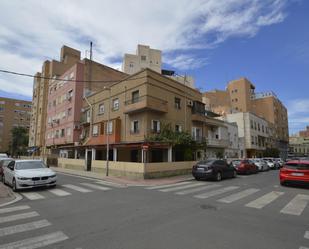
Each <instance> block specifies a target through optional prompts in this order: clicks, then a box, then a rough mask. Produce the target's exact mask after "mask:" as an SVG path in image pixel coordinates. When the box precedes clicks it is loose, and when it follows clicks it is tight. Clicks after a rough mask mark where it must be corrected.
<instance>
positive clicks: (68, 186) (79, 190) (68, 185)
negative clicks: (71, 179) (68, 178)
mask: <svg viewBox="0 0 309 249" xmlns="http://www.w3.org/2000/svg"><path fill="white" fill-rule="evenodd" d="M62 186H63V187H65V188H69V189H73V190H75V191H78V192H82V193H89V192H92V190H90V189H86V188H82V187H79V186H76V185H72V184H65V185H62Z"/></svg>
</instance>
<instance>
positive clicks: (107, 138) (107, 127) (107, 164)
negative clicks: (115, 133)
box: [104, 86, 111, 176]
mask: <svg viewBox="0 0 309 249" xmlns="http://www.w3.org/2000/svg"><path fill="white" fill-rule="evenodd" d="M104 90H108V91H109V94H108V111H107V126H106V176H108V173H109V122H110V109H111V88H110V87H107V86H105V87H104Z"/></svg>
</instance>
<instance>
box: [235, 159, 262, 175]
mask: <svg viewBox="0 0 309 249" xmlns="http://www.w3.org/2000/svg"><path fill="white" fill-rule="evenodd" d="M232 165H233V166H234V168H235V169H236V172H237V174H256V173H257V172H258V167H257V166H256V165H255V164H254V163H253V162H252V161H250V160H248V159H245V160H233V161H232Z"/></svg>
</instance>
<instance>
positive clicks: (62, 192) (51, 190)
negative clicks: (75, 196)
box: [48, 189, 71, 196]
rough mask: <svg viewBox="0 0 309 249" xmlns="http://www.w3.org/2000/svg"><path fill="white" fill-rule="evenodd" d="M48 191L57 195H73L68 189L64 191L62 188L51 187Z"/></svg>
mask: <svg viewBox="0 0 309 249" xmlns="http://www.w3.org/2000/svg"><path fill="white" fill-rule="evenodd" d="M48 191H49V192H51V193H52V194H54V195H57V196H68V195H71V193H69V192H67V191H64V190H62V189H50V190H48Z"/></svg>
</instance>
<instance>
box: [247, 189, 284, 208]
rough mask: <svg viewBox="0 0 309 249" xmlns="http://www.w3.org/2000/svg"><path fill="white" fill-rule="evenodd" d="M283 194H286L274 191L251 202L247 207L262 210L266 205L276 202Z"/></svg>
mask: <svg viewBox="0 0 309 249" xmlns="http://www.w3.org/2000/svg"><path fill="white" fill-rule="evenodd" d="M283 194H284V193H283V192H277V191H272V192H270V193H268V194H266V195H263V196H262V197H260V198H258V199H256V200H254V201H251V202H249V203H248V204H246V207H251V208H257V209H261V208H263V207H265V206H266V205H268V204H270V203H271V202H273V201H274V200H276V199H277V198H278V197H280V196H281V195H283Z"/></svg>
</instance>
